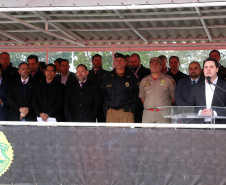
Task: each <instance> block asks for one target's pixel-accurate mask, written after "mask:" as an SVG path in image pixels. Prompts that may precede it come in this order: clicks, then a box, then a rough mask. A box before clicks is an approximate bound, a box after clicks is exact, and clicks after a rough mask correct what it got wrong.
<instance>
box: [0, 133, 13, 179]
mask: <svg viewBox="0 0 226 185" xmlns="http://www.w3.org/2000/svg"><path fill="white" fill-rule="evenodd" d="M12 161H13V149H12V146H11V144H10V143H9V142H8V140H7V139H6V136H5V135H4V134H3V132H1V131H0V177H1V176H2V175H3V174H4V173H5V172H6V171H7V170H8V169H9V167H10V165H11V163H12Z"/></svg>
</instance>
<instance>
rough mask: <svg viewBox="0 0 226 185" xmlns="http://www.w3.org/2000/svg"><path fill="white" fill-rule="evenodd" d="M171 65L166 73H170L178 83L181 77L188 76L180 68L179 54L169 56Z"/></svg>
mask: <svg viewBox="0 0 226 185" xmlns="http://www.w3.org/2000/svg"><path fill="white" fill-rule="evenodd" d="M169 66H170V69H169V71H168V72H167V73H166V74H167V75H170V76H171V77H172V78H173V79H174V80H175V82H176V84H177V83H178V81H179V80H180V79H183V78H186V77H187V76H188V75H186V74H184V73H182V72H181V71H180V70H179V67H180V60H179V58H178V57H177V56H171V57H170V58H169Z"/></svg>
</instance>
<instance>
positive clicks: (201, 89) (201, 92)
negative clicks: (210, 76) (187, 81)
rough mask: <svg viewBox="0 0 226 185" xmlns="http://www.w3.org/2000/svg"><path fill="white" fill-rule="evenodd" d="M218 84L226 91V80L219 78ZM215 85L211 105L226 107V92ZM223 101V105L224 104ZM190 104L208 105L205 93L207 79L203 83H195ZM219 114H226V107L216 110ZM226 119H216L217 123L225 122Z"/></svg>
mask: <svg viewBox="0 0 226 185" xmlns="http://www.w3.org/2000/svg"><path fill="white" fill-rule="evenodd" d="M216 85H217V86H219V87H220V88H222V89H224V90H225V91H226V82H225V81H224V80H221V79H219V78H218V80H217V84H216ZM220 88H218V87H215V91H214V94H213V100H212V104H211V106H216V107H225V106H226V92H224V91H223V90H221V89H220ZM222 103H223V105H222ZM189 105H190V106H206V95H205V80H203V81H202V82H201V83H198V84H195V85H194V87H193V88H192V90H191V96H190V100H189ZM216 112H217V115H218V116H226V111H225V110H224V109H218V110H216ZM225 122H226V120H220V119H218V120H216V123H225Z"/></svg>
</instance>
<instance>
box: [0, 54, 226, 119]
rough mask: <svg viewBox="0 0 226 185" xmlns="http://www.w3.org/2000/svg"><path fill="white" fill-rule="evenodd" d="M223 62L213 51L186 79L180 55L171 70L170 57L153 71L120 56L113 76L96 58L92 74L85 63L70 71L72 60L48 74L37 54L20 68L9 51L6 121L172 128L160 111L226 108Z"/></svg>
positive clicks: (0, 113)
mask: <svg viewBox="0 0 226 185" xmlns="http://www.w3.org/2000/svg"><path fill="white" fill-rule="evenodd" d="M128 61H129V62H128ZM219 61H220V53H219V51H217V50H213V51H211V52H210V54H209V58H207V59H206V60H205V61H204V62H203V70H202V69H201V66H200V64H199V63H198V62H195V61H194V62H191V63H190V64H189V68H188V72H189V75H186V74H184V73H182V72H181V71H180V70H179V66H180V60H179V58H178V57H177V56H171V57H170V58H169V67H170V68H168V67H167V63H168V62H167V58H166V56H164V55H161V56H159V57H153V58H151V59H150V61H149V69H148V68H145V67H144V66H143V65H142V64H141V59H140V56H139V55H138V54H137V53H134V54H132V55H131V56H124V55H123V54H121V53H116V54H115V56H114V66H115V67H114V69H113V70H112V71H110V72H108V71H106V70H104V69H103V68H102V56H101V55H99V54H96V55H94V56H93V57H92V64H93V68H92V70H90V71H89V70H88V69H87V66H85V65H84V64H79V65H78V66H77V67H76V73H72V72H69V68H70V66H69V61H68V60H67V59H61V58H58V59H56V60H55V61H54V64H55V65H54V64H47V65H46V66H45V70H44V72H43V71H41V70H40V69H39V67H38V66H39V61H38V57H37V56H36V55H30V56H28V58H27V62H22V63H20V64H19V68H18V69H17V68H15V67H13V66H12V64H11V63H10V55H9V54H8V53H6V52H3V53H1V54H0V120H1V121H6V120H9V121H37V117H40V119H41V120H43V121H47V120H48V118H55V119H56V121H62V122H63V121H69V122H96V121H98V122H119V123H120V122H121V123H133V122H135V123H142V122H143V123H168V122H170V120H169V119H166V118H163V116H162V115H161V110H160V109H158V107H161V106H171V105H178V106H206V108H205V109H203V110H200V111H199V114H200V115H211V114H212V113H213V112H212V110H211V106H219V107H225V105H226V91H223V90H226V82H225V81H224V80H225V78H226V68H225V67H224V66H222V65H221V64H220V63H219ZM128 64H129V65H128ZM206 77H208V78H207V79H208V80H206V79H205V78H206ZM215 86H217V87H220V88H221V89H223V90H221V89H220V88H217V87H215ZM214 114H217V112H216V111H215V112H214Z"/></svg>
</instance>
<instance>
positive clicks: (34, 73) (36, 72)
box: [27, 55, 45, 83]
mask: <svg viewBox="0 0 226 185" xmlns="http://www.w3.org/2000/svg"><path fill="white" fill-rule="evenodd" d="M27 62H28V65H29V67H30V71H31V73H30V76H29V78H30V80H32V82H33V83H39V82H41V81H44V80H45V75H44V73H43V72H42V71H41V70H40V69H39V67H38V65H39V61H38V56H36V55H29V56H28V57H27Z"/></svg>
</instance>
